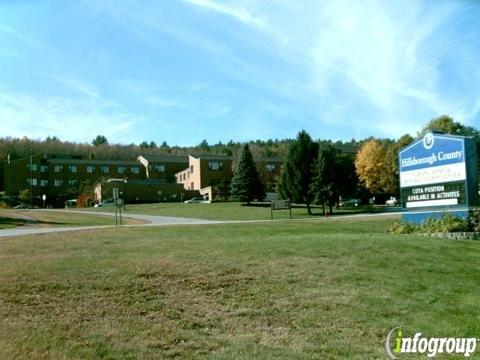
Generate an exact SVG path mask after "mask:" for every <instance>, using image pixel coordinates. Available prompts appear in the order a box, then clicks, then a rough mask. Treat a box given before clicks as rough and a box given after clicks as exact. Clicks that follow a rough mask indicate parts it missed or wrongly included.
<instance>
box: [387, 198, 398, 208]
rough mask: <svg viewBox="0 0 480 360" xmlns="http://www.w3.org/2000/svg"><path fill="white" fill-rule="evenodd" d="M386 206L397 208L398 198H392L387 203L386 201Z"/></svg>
mask: <svg viewBox="0 0 480 360" xmlns="http://www.w3.org/2000/svg"><path fill="white" fill-rule="evenodd" d="M385 204H386V205H387V206H397V205H398V199H397V198H396V197H391V198H390V199H388V200H387V201H385Z"/></svg>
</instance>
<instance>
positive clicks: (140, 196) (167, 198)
mask: <svg viewBox="0 0 480 360" xmlns="http://www.w3.org/2000/svg"><path fill="white" fill-rule="evenodd" d="M115 187H116V188H118V190H119V193H120V197H121V198H123V199H124V200H125V201H126V203H127V204H132V203H151V202H180V201H185V200H188V199H190V198H192V197H194V196H198V195H199V192H198V191H190V190H185V189H184V188H183V186H182V185H181V184H167V183H164V182H160V181H158V180H132V181H127V183H123V182H110V183H103V184H102V183H99V184H98V185H97V187H96V200H97V201H102V199H103V200H106V199H111V198H112V194H113V188H115Z"/></svg>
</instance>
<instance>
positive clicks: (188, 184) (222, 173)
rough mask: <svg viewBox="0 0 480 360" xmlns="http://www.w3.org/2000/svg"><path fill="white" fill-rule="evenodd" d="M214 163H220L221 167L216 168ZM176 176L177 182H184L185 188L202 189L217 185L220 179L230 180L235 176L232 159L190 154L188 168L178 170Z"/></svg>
mask: <svg viewBox="0 0 480 360" xmlns="http://www.w3.org/2000/svg"><path fill="white" fill-rule="evenodd" d="M213 163H215V164H213ZM212 165H219V166H220V168H218V169H215V166H212ZM175 176H176V178H177V183H180V184H183V187H184V188H185V189H189V190H200V189H203V188H205V187H208V186H212V185H215V184H216V183H217V182H219V181H220V180H223V179H228V180H230V179H231V178H232V176H233V173H232V160H231V159H230V158H222V157H220V156H218V157H205V158H202V157H200V158H196V157H194V156H190V157H189V166H188V168H186V169H184V170H183V171H181V172H178V173H177V174H175Z"/></svg>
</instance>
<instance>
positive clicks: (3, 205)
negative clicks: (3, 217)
mask: <svg viewBox="0 0 480 360" xmlns="http://www.w3.org/2000/svg"><path fill="white" fill-rule="evenodd" d="M0 209H8V204H7V203H6V202H5V201H0Z"/></svg>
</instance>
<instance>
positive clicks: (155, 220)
mask: <svg viewBox="0 0 480 360" xmlns="http://www.w3.org/2000/svg"><path fill="white" fill-rule="evenodd" d="M39 211H59V212H69V213H81V214H89V215H92V216H95V215H103V216H111V217H114V216H115V214H114V213H111V212H92V211H76V210H75V211H72V210H70V211H69V210H53V209H52V210H50V209H42V210H39ZM122 217H124V218H130V219H137V220H142V221H145V222H146V223H145V224H137V225H122V227H136V226H169V225H201V224H219V223H222V222H223V221H214V220H202V219H190V218H183V217H172V216H154V215H141V214H125V215H122ZM111 227H115V225H101V226H98V225H97V226H69V227H50V228H39V227H34V226H29V225H28V224H26V225H24V226H20V227H17V228H13V229H3V230H0V237H10V236H20V235H34V234H49V233H57V232H65V231H84V230H94V229H101V228H111Z"/></svg>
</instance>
